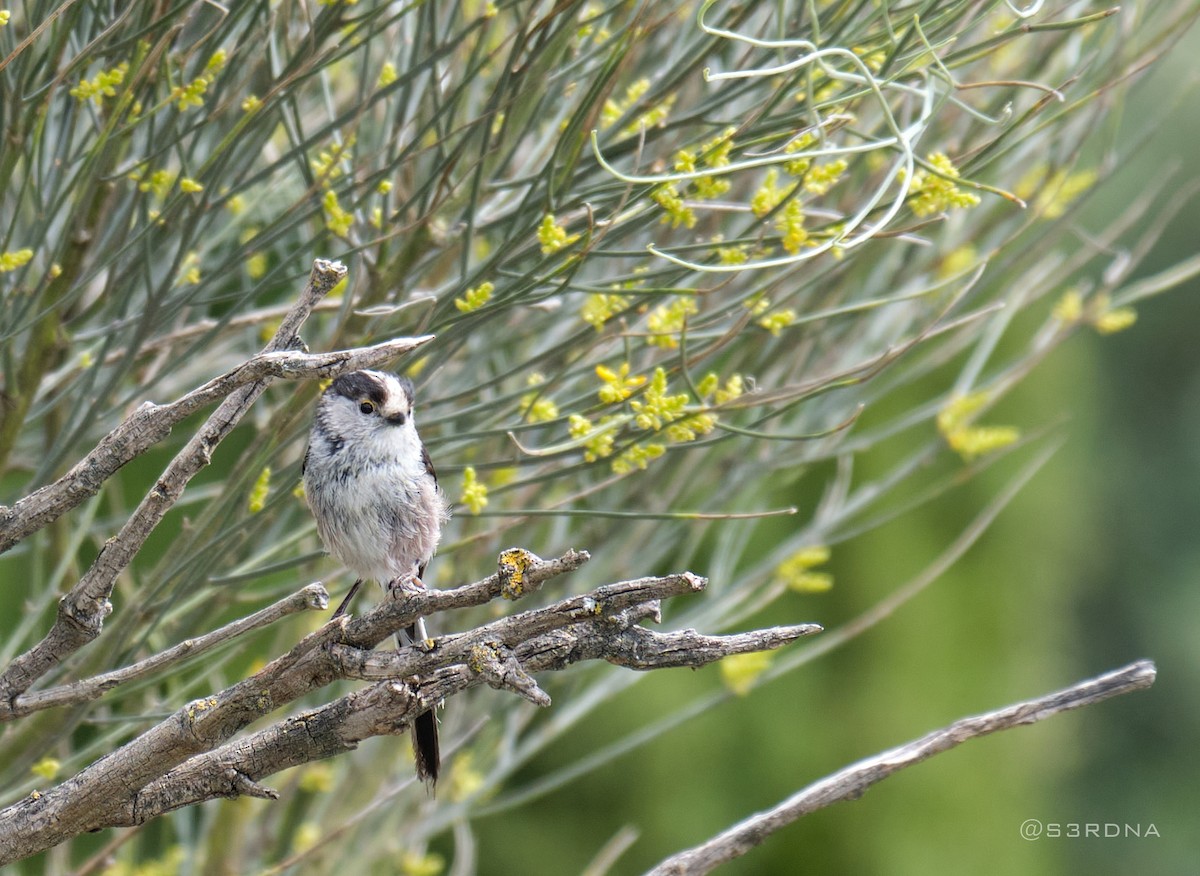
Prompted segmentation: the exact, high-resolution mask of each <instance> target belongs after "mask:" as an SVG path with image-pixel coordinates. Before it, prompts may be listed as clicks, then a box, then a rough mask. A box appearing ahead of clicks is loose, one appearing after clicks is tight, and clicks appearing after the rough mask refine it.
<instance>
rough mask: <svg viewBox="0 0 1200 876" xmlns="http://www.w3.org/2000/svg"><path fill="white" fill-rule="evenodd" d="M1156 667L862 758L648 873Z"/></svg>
mask: <svg viewBox="0 0 1200 876" xmlns="http://www.w3.org/2000/svg"><path fill="white" fill-rule="evenodd" d="M1156 671H1157V670H1156V669H1155V666H1154V664H1153V663H1152V662H1151V661H1149V660H1139V661H1138V662H1136V663H1131V664H1130V665H1129V666H1126V667H1124V668H1122V669H1117V670H1115V671H1113V672H1109V673H1106V674H1105V675H1101V676H1098V677H1096V678H1091V679H1088V680H1087V681H1082V682H1080V683H1079V684H1076V685H1072V686H1071V687H1068V688H1064V689H1063V690H1060V691H1056V692H1054V693H1052V694H1047V695H1046V696H1044V697H1039V698H1038V699H1035V700H1029V701H1028V702H1022V703H1017V704H1015V705H1012V706H1008V707H1007V708H1004V709H998V710H997V711H994V712H988V713H986V714H983V715H976V716H975V717H972V718H963V719H961V720H959V721H955V722H954V723H953V724H951V725H950V726H949V727H945V728H943V729H941V730H935V731H934V732H932V733H930V734H928V735H927V736H923V737H921V738H920V739H916V740H913V741H912V742H909V743H907V744H905V745H901V746H899V747H897V748H893V749H890V750H889V751H885V752H883V753H882V754H878V755H876V756H874V757H870V758H867V759H866V760H862V761H859V762H858V763H856V764H852V765H851V766H848V767H846V768H845V769H844V770H841V771H839V772H836V773H834V774H833V775H831V776H828V777H827V778H824V779H822V780H821V781H819V782H817V783H815V784H812V785H809V786H808V787H807V788H805V789H804V790H802V791H800V792H798V793H796V794H795V795H794V796H792V797H790V798H788V799H787V800H785V801H783V802H782V803H780V804H779V805H778V806H776V807H775V808H773V809H769V810H767V811H766V812H760V813H758V814H756V815H752V816H751V817H750V818H747V819H746V820H745V821H743V822H741V823H740V824H735V825H734V826H733V827H731V828H729V829H728V830H727V831H725V832H724V833H721V834H719V835H718V836H715V837H713V838H712V839H710V840H709V841H708V842H706V843H703V844H702V845H699V846H696V847H695V848H692V849H688V850H687V851H685V852H680V853H679V854H676V855H672V856H671V857H670V858H667V859H666V860H665V861H663V862H662V863H661V864H659V865H658V866H657V867H655V868H654V869H653V870H651V871H649V874H648V876H685V874H686V876H696V874H700V873H708V872H710V871H711V870H713V869H714V868H716V867H718V866H719V865H721V864H724V863H727V862H728V861H732V860H733V859H734V858H737V857H740V856H741V855H744V854H745V853H746V852H748V851H750V849H752V848H754V847H755V846H757V845H759V844H760V843H762V842H763V840H765V839H766V838H767V837H769V836H770V835H771V834H772V833H774V832H775V831H777V830H779V829H780V828H781V827H785V826H787V825H789V824H791V823H792V822H794V821H796V820H798V819H800V818H801V817H803V816H805V815H808V814H809V813H811V812H815V811H816V810H818V809H822V808H824V807H826V806H829V805H830V804H831V803H837V802H838V801H840V800H857V799H858V798H859V797H861V796H862V795H863V794H864V793H865V792H866V790H867V789H868V788H869V787H871V786H872V785H874V784H875V783H876V782H880V781H882V780H883V779H886V778H887V777H888V776H890V775H892V774H893V773H895V772H897V771H899V770H902V769H904V768H905V767H909V766H912V765H913V764H917V763H920V762H921V761H923V760H925V759H926V758H929V757H933V756H934V755H935V754H941V753H942V752H943V751H949V750H950V749H951V748H955V747H956V746H958V745H961V744H962V743H964V742H966V741H967V740H968V739H974V738H976V737H977V736H986V735H987V734H989V733H995V732H996V731H998V730H1008V729H1010V728H1012V727H1019V726H1021V725H1023V724H1034V723H1037V722H1038V721H1042V720H1045V719H1046V718H1050V717H1053V716H1054V715H1057V714H1059V713H1060V712H1066V711H1070V710H1072V709H1079V708H1082V707H1084V706H1090V705H1092V704H1094V703H1098V702H1101V701H1102V700H1106V699H1108V698H1109V697H1115V696H1120V695H1121V694H1127V693H1131V692H1132V691H1135V690H1143V689H1145V688H1148V687H1150V685H1152V684H1154V677H1155V674H1156Z"/></svg>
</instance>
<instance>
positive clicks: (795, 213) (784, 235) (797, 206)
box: [775, 198, 808, 255]
mask: <svg viewBox="0 0 1200 876" xmlns="http://www.w3.org/2000/svg"><path fill="white" fill-rule="evenodd" d="M775 227H776V228H777V229H779V233H780V235H781V237H780V243H781V244H782V245H783V248H784V249H786V250H787V251H788V252H790V253H792V254H793V255H795V254H796V253H798V252H799V251H800V247H802V246H804V244H806V243H807V242H808V231H807V229H805V227H804V205H803V204H801V203H800V199H799V198H792V199H791V200H790V201H788V202H787V206H786V207H784V208H783V210H782V211H780V213H779V216H777V217H776V219H775Z"/></svg>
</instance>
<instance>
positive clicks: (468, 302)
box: [454, 280, 496, 313]
mask: <svg viewBox="0 0 1200 876" xmlns="http://www.w3.org/2000/svg"><path fill="white" fill-rule="evenodd" d="M495 289H496V287H495V286H493V285H492V284H491V283H489V282H488V281H487V280H484V281H483V282H482V283H480V284H479V285H478V286H475V287H474V288H472V289H468V290H467V292H466V294H465V295H463V297H462V298H455V299H454V306H455V307H456V308H458V310H459V312H460V313H471V312H472V311H475V310H478V309H479V308H481V307H483V305H485V304H487V303H488V302H489V301H491V300H492V292H493V291H495Z"/></svg>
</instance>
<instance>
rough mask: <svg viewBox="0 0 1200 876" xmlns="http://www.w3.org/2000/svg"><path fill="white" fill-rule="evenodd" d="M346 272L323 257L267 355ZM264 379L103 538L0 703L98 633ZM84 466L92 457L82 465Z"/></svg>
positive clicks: (2, 689) (291, 341) (7, 681)
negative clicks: (140, 558) (125, 577)
mask: <svg viewBox="0 0 1200 876" xmlns="http://www.w3.org/2000/svg"><path fill="white" fill-rule="evenodd" d="M345 275H346V269H345V267H343V266H342V265H341V264H340V263H338V262H328V261H325V260H324V259H318V260H317V261H316V262H315V263H314V264H313V269H312V273H311V275H310V276H309V281H308V285H307V287H306V288H305V290H304V293H303V294H302V295H301V297H300V300H299V302H297V304H296V306H295V307H293V308H292V309H291V311H289V313H288V315H287V316H286V317H284V319H283V322H282V323H281V324H280V326H279V329H278V331H277V332H276V333H275V337H273V338H272V339H271V341H270V343H268V344H267V346H266V348H265V349H264V350H263V352H264V353H266V354H270V353H278V352H280V351H284V350H290V349H292V348H293V347H295V346H297V345H298V344H299V343H300V338H299V334H298V333H299V331H300V326H301V325H303V323H304V321H305V320H306V319H307V318H308V315H309V313H311V312H312V308H313V307H314V306H315V305H316V303H317V302H318V301H320V300H321V298H323V297H324V296H325V295H327V294H328V293H329V290H330V289H332V288H333V287H334V286H335V285H337V283H338V282H339V281H340V280H341V279H342V278H343V277H344V276H345ZM267 383H268V380H267V378H265V377H261V378H258V379H255V380H253V381H252V382H250V383H246V384H243V385H241V386H239V387H238V388H237V389H234V390H233V391H232V392H231V393H230V394H229V395H228V397H226V399H225V400H224V401H223V402H222V403H221V404H220V405H219V406H218V407H217V409H216V411H214V412H213V414H212V416H210V417H209V418H208V420H207V422H205V424H204V425H203V426H202V427H201V428H200V430H199V431H198V432H197V433H196V434H195V435H194V436H192V439H191V440H190V441H188V443H187V444H186V445H185V446H184V447H183V449H182V450H180V451H179V453H178V454H176V456H175V458H174V459H172V460H171V463H170V464H169V465H168V466H167V468H166V471H164V472H163V474H162V476H161V477H160V478H159V480H158V483H157V484H155V486H154V488H153V489H152V490H150V492H149V493H147V494H146V496H145V498H144V499H142V502H141V504H139V505H138V507H137V509H136V510H135V511H134V512H133V514H132V516H130V518H129V519H128V520H127V521H126V522H125V524H124V526H122V527H121V530H120V532H119V533H117V535H116V536H114V537H113V538H110V539H109V540H108V541H107V542H106V543H105V545H104V548H103V549H102V550H101V551H100V555H99V556H98V557H96V560H95V562H93V563H92V566H91V568H90V569H88V571H87V573H86V574H85V575H84V576H83V578H81V579H80V581H79V582H78V583H77V584H76V585H75V586H74V587H72V588H71V591H70V592H69V593H68V594H67V595H66V596H64V597H63V598H62V599H61V600H59V604H58V615H57V617H56V619H55V621H54V625H53V626H52V627H51V629H50V632H49V633H47V634H46V637H45V638H44V639H43V640H42V641H41V642H39V643H38V644H37V645H35V646H34V647H33V648H32V649H31V650H29V651H27V652H25V653H24V654H22V655H20V656H19V657H17V658H16V659H15V660H13V662H12V663H10V664H9V665H8V667H7V668H6V669H5V670H4V673H3V675H0V700H2V701H7V702H8V703H9V704H10V705H11V704H12V703H14V702H15V700H16V698H17V696H18V695H20V694H22V693H24V692H25V691H27V690H28V689H29V688H30V686H31V685H33V683H34V682H36V681H37V680H38V679H39V678H41V677H42V676H43V675H45V674H46V673H47V672H48V671H49V670H50V669H52V668H53V667H54V666H55V665H56V664H58V663H59V662H60V661H62V660H63V659H64V658H65V657H67V656H69V655H70V654H72V653H74V652H75V651H77V650H78V649H80V648H82V647H83V646H84V645H86V644H87V643H88V642H90V641H92V640H93V639H95V638H96V637H97V636H98V635H100V630H101V628H102V626H103V623H104V618H105V617H107V615H108V613H109V612H110V611H111V610H112V605H111V604H110V603H109V601H108V598H109V596H110V595H111V593H112V588H113V584H114V582H115V581H116V578H117V575H118V574H120V572H121V570H122V569H124V568H125V567H126V566H127V565H128V564H129V562H130V561H131V560H132V559H133V557H134V556H135V555H136V554H137V552H138V551H139V550H141V547H142V545H143V544H145V542H146V539H147V538H148V537H149V535H150V533H151V532H153V530H154V528H155V527H156V526H157V525H158V524H159V522H160V521H161V520H162V519H163V517H164V516H165V515H166V513H167V511H169V510H170V508H171V506H172V505H174V504H175V502H176V501H177V500H178V499H179V497H180V496H181V495H182V494H183V490H184V487H186V486H187V484H188V482H189V481H191V479H192V478H193V477H194V476H195V475H196V474H197V473H198V472H199V471H200V470H201V469H202V468H204V466H206V465H208V463H209V462H210V461H211V459H212V453H213V450H214V449H215V448H216V446H217V445H218V444H220V443H221V441H222V440H224V438H225V437H226V436H227V435H228V434H229V433H230V432H231V431H232V430H233V428H234V426H236V425H237V423H238V421H239V420H241V418H242V415H243V414H245V413H246V411H247V410H249V408H250V406H251V405H252V404H253V403H254V401H255V399H257V398H258V396H259V395H261V394H262V392H263V390H265V389H266V387H267ZM143 410H145V407H143ZM110 437H111V436H110ZM106 440H107V439H106ZM103 443H104V442H101V444H103ZM86 463H87V460H85V461H84V463H81V465H86ZM76 469H79V466H76ZM93 492H94V491H93ZM35 495H36V494H35ZM31 498H32V497H31Z"/></svg>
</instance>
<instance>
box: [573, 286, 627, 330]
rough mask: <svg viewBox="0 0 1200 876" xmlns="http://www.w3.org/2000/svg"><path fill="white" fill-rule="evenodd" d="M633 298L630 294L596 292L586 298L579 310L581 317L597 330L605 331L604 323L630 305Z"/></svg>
mask: <svg viewBox="0 0 1200 876" xmlns="http://www.w3.org/2000/svg"><path fill="white" fill-rule="evenodd" d="M632 300H633V299H632V298H631V297H630V296H629V295H616V294H613V295H610V294H608V293H606V292H594V293H592V294H591V295H589V296H588V297H587V298H586V299H584V302H583V307H581V308H580V310H579V316H580V318H581V319H582V320H583V321H584V322H586V323H587V324H588V325H590V326H592V327H593V328H594V329H596V331H598V332H599V331H603V330H604V324H605V323H606V322H608V321H609V320H610V319H612V318H613V317H614V316H615V315H616V314H618V313H620V312H621V311H623V310H625V309H626V308H628V307H629V305H630V302H631V301H632Z"/></svg>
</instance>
